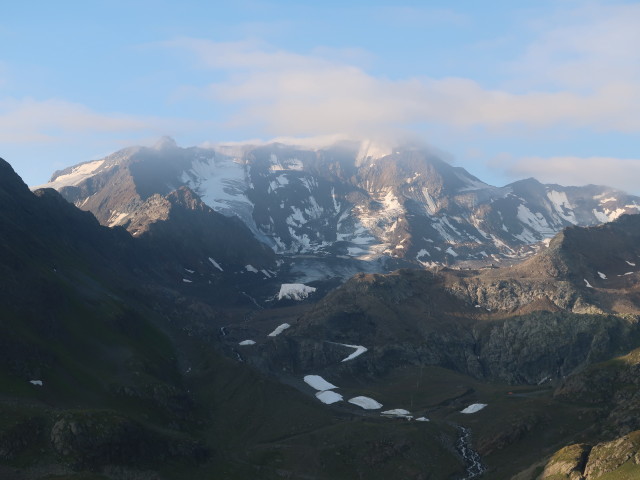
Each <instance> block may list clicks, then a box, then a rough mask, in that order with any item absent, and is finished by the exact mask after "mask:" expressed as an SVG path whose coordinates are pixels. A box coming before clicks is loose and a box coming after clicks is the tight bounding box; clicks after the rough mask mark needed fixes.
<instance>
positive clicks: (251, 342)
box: [238, 340, 256, 346]
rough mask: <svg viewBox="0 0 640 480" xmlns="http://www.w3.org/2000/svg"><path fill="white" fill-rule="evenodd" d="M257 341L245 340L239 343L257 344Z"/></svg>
mask: <svg viewBox="0 0 640 480" xmlns="http://www.w3.org/2000/svg"><path fill="white" fill-rule="evenodd" d="M255 344H256V342H254V341H253V340H243V341H241V342H240V343H238V345H243V346H244V345H255Z"/></svg>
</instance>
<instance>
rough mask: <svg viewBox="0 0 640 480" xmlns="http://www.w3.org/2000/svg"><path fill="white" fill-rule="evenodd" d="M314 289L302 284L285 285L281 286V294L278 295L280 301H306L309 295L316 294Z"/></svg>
mask: <svg viewBox="0 0 640 480" xmlns="http://www.w3.org/2000/svg"><path fill="white" fill-rule="evenodd" d="M315 291H316V289H315V288H314V287H309V286H307V285H304V284H302V283H283V284H282V285H280V292H279V293H278V300H282V299H284V298H286V299H289V300H304V299H305V298H307V297H308V296H309V294H311V293H313V292H315Z"/></svg>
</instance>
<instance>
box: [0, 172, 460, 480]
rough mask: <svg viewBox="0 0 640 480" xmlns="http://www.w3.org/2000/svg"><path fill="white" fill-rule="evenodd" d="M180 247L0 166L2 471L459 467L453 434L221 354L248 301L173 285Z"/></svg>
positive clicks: (310, 472) (440, 472)
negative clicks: (211, 299)
mask: <svg viewBox="0 0 640 480" xmlns="http://www.w3.org/2000/svg"><path fill="white" fill-rule="evenodd" d="M169 201H170V200H169ZM202 228H205V227H204V226H203V227H202ZM141 236H142V235H141ZM154 237H157V241H156V240H152V238H154ZM175 241H176V239H175V237H173V238H171V237H169V238H167V237H166V236H163V235H162V231H161V230H160V229H158V231H157V232H155V233H154V235H151V236H150V237H149V238H148V239H147V240H144V239H142V238H141V239H136V238H133V237H131V236H130V235H129V234H128V233H127V232H125V231H124V230H123V229H108V228H105V227H102V226H100V225H99V224H98V222H97V221H96V220H95V219H94V218H93V216H92V215H91V214H89V213H86V212H81V211H79V210H77V209H76V208H75V207H73V206H72V205H70V204H68V203H67V202H66V201H64V200H63V199H62V198H61V197H59V195H58V194H57V193H55V192H53V191H49V190H44V191H39V192H37V194H36V195H34V194H32V193H31V192H29V190H28V189H27V187H26V186H25V185H24V184H23V183H22V181H21V180H20V179H19V177H17V175H15V173H14V172H13V170H12V169H11V167H10V166H9V165H8V164H7V163H5V162H4V161H0V247H1V255H2V256H1V257H0V274H1V278H2V289H1V290H0V477H1V478H7V479H13V478H15V479H27V478H29V479H32V478H72V479H80V478H92V479H93V478H96V479H97V478H99V479H104V478H109V479H125V478H136V479H140V478H142V479H147V478H149V479H156V478H168V479H173V478H175V479H183V478H212V479H213V478H241V479H244V478H266V479H269V478H282V477H283V476H284V477H286V478H319V479H323V478H324V479H329V478H331V479H335V478H358V477H360V476H363V477H367V478H391V477H393V476H394V475H397V474H399V475H401V477H402V478H449V477H451V476H452V475H454V476H455V475H456V473H462V472H463V471H464V463H463V461H462V460H461V459H460V458H459V456H458V454H457V453H456V451H455V448H454V442H455V438H456V432H455V429H453V428H450V427H449V428H447V427H446V426H436V425H429V424H425V425H418V424H408V423H407V424H401V425H399V424H397V423H396V422H393V421H391V422H390V421H380V419H378V418H373V417H366V416H364V417H363V416H354V415H353V413H352V412H348V411H334V410H331V409H328V408H324V406H323V405H322V404H320V403H319V402H318V401H317V400H316V399H315V398H313V396H312V395H303V394H301V393H300V392H298V391H296V390H295V389H293V388H291V387H288V386H285V385H282V384H278V383H276V382H275V381H274V380H271V379H269V378H268V377H266V376H264V375H261V374H259V373H257V372H256V371H255V370H253V369H251V368H249V367H247V366H246V365H245V364H244V363H242V362H239V361H238V360H237V359H236V358H233V359H228V358H225V357H223V356H221V355H220V354H219V353H217V352H218V351H219V350H221V348H219V341H218V338H217V334H218V328H217V323H216V322H218V321H228V320H229V319H232V318H235V317H234V315H233V314H232V313H229V312H233V308H237V309H240V310H239V311H241V312H242V311H243V310H242V308H244V307H242V305H240V306H236V307H228V308H231V310H221V309H220V308H217V307H216V306H215V304H211V303H206V302H203V301H201V298H204V297H205V296H204V295H203V296H202V297H200V296H199V294H198V293H197V292H196V293H192V291H191V290H189V289H187V287H189V286H190V285H184V286H183V285H182V283H184V282H182V278H179V279H178V280H179V281H176V278H175V274H176V272H175V268H176V265H178V264H179V263H180V261H181V257H180V255H178V260H176V259H175V258H173V257H172V258H170V259H167V260H166V261H165V262H164V263H163V260H162V259H159V258H158V255H157V254H156V253H157V250H155V248H157V245H162V246H163V247H164V246H166V245H171V242H175ZM167 242H168V243H167ZM202 253H205V252H202ZM215 253H216V254H219V255H222V251H216V252H215ZM218 261H220V262H222V261H221V260H220V259H219V258H218ZM264 261H265V262H269V261H270V258H269V257H266V258H265V259H264ZM176 262H177V263H176ZM266 264H267V263H265V265H266ZM189 266H190V265H189ZM187 267H188V266H187ZM194 272H196V273H188V272H187V274H185V275H194V276H195V275H197V274H198V273H197V271H196V270H195V269H194ZM203 275H204V274H203ZM192 278H194V281H193V283H196V281H195V277H192ZM205 283H206V282H205ZM207 284H208V283H207ZM240 316H242V315H240ZM221 319H222V320H221ZM214 325H215V327H214Z"/></svg>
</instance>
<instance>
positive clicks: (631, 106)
mask: <svg viewBox="0 0 640 480" xmlns="http://www.w3.org/2000/svg"><path fill="white" fill-rule="evenodd" d="M232 3H233V4H232ZM637 25H640V3H639V2H624V1H615V2H614V1H578V0H556V1H546V0H536V1H520V2H513V1H509V2H507V1H490V2H477V1H457V2H450V1H447V2H445V1H421V2H417V1H414V2H411V1H407V2H389V1H371V0H370V1H366V2H365V1H352V2H332V1H325V2H299V1H296V2H294V1H290V2H287V1H270V2H269V1H236V2H206V1H183V2H180V4H178V2H169V1H162V0H154V1H146V0H129V1H127V2H122V1H117V0H110V1H98V0H96V1H91V2H79V1H78V2H73V1H64V0H61V1H59V2H48V1H46V2H45V1H35V2H11V3H9V4H7V5H3V12H2V16H1V17H0V156H2V157H3V158H5V159H6V160H8V161H9V162H10V163H12V165H13V166H14V168H15V169H16V170H17V171H18V173H19V174H21V175H22V176H23V178H24V180H25V181H26V182H27V183H29V184H30V185H37V184H40V183H44V182H45V181H46V180H47V179H48V178H49V176H50V175H51V173H52V172H53V171H54V170H56V169H59V168H63V167H66V166H69V165H72V164H75V163H79V162H82V161H86V160H91V159H95V158H100V157H102V156H105V155H107V154H109V153H111V152H113V151H115V150H117V149H119V148H122V147H124V146H128V145H131V144H152V143H153V142H154V141H155V139H157V138H158V137H159V136H160V135H164V134H168V135H171V136H173V137H174V138H175V139H176V140H177V142H178V143H179V144H180V145H183V146H191V145H197V144H202V143H205V142H214V143H217V142H227V141H243V140H254V139H260V140H269V139H273V138H282V137H297V138H301V137H305V138H306V137H322V138H326V137H332V136H333V135H347V136H351V137H367V138H380V139H383V140H385V141H389V140H392V139H396V138H404V137H406V136H412V137H418V138H420V139H422V140H423V141H425V142H426V143H428V144H430V145H432V146H434V147H435V148H437V149H439V150H442V151H444V152H447V153H448V154H449V155H448V158H449V159H450V161H452V162H453V163H455V164H456V165H460V166H463V167H465V168H467V169H468V170H470V171H471V172H472V173H473V174H475V175H477V176H479V177H480V178H481V179H483V180H485V181H488V182H490V183H494V184H504V183H507V182H509V181H512V180H515V179H518V178H524V177H529V176H535V177H537V178H539V179H540V180H543V181H545V182H557V183H562V184H567V185H578V184H586V183H601V184H609V185H612V186H615V187H618V188H622V189H625V190H627V191H631V192H635V193H640V185H638V186H636V184H637V183H639V182H637V180H636V179H638V178H640V151H639V150H640V149H639V148H638V146H639V143H640V142H638V140H637V139H638V133H639V132H640V115H639V114H638V113H639V112H640V48H638V46H639V45H640V29H638V28H637Z"/></svg>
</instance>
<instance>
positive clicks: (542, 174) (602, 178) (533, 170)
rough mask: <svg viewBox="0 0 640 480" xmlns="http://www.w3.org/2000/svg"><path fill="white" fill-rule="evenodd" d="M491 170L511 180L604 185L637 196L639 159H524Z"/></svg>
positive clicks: (496, 164)
mask: <svg viewBox="0 0 640 480" xmlns="http://www.w3.org/2000/svg"><path fill="white" fill-rule="evenodd" d="M492 166H494V167H502V168H504V169H505V171H506V173H507V174H508V175H510V176H511V177H513V178H526V177H534V178H536V179H538V180H539V181H541V182H543V183H559V184H561V185H586V184H595V185H608V186H615V187H617V188H620V189H622V190H625V191H628V192H632V193H636V194H638V193H640V185H639V184H638V178H640V158H639V159H631V158H610V157H547V158H542V157H528V158H521V159H518V160H517V161H511V160H507V159H501V160H496V161H495V162H493V165H492Z"/></svg>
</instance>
